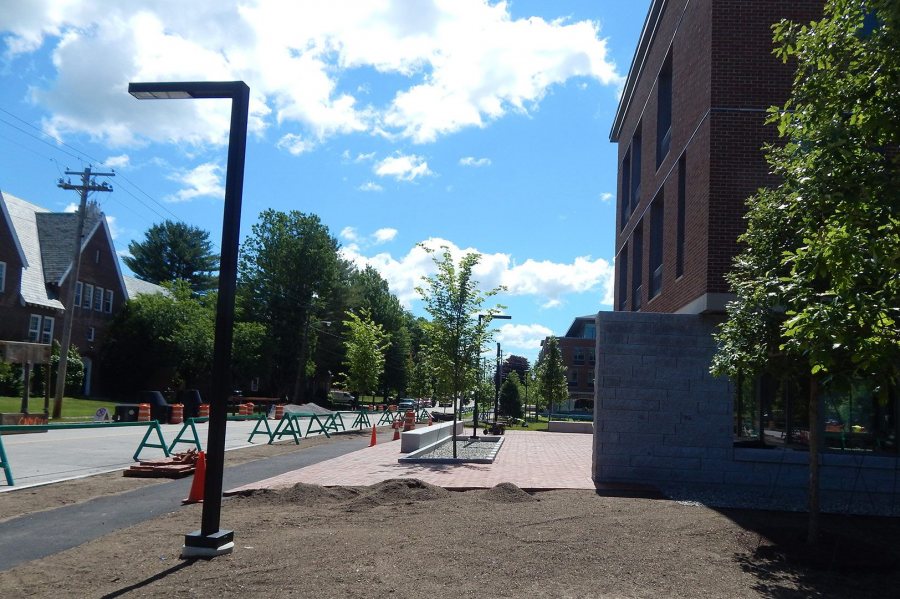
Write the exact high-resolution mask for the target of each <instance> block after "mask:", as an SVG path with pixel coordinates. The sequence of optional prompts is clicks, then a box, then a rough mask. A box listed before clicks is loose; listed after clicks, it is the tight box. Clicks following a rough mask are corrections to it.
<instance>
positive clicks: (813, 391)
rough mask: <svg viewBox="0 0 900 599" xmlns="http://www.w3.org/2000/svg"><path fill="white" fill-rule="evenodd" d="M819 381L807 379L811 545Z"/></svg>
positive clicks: (809, 539)
mask: <svg viewBox="0 0 900 599" xmlns="http://www.w3.org/2000/svg"><path fill="white" fill-rule="evenodd" d="M819 446H820V434H819V381H818V379H817V378H816V377H815V376H811V377H810V379H809V525H808V528H807V532H806V543H807V544H808V545H813V544H815V543H816V541H817V540H818V538H819V454H820V453H821V451H820V448H819Z"/></svg>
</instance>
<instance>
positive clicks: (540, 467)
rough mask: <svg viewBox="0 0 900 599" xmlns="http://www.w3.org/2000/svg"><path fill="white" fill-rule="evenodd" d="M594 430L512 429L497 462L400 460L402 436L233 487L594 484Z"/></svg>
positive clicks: (566, 486)
mask: <svg viewBox="0 0 900 599" xmlns="http://www.w3.org/2000/svg"><path fill="white" fill-rule="evenodd" d="M592 439H593V435H587V434H576V433H547V432H538V431H508V432H507V433H506V440H505V441H504V442H503V447H502V448H501V449H500V453H498V454H497V459H496V460H494V463H493V464H400V463H398V462H397V459H398V458H400V457H401V456H403V455H405V454H401V453H400V443H399V442H397V441H381V442H379V443H378V444H377V445H375V446H374V447H367V448H365V449H361V450H359V451H355V452H352V453H349V454H346V455H344V456H341V457H338V458H334V459H331V460H327V461H324V462H319V463H318V464H314V465H311V466H307V467H305V468H300V469H299V470H294V471H292V472H287V473H285V474H281V475H279V476H275V477H272V478H267V479H265V480H261V481H259V482H257V483H253V484H249V485H245V486H243V487H239V488H236V489H231V490H229V491H227V492H226V495H227V494H232V493H236V492H238V491H243V490H249V489H272V488H283V487H290V486H292V485H294V484H296V483H298V482H303V483H309V484H317V485H323V486H351V487H361V486H368V485H372V484H375V483H378V482H381V481H383V480H387V479H389V478H417V479H419V480H422V481H425V482H428V483H431V484H434V485H438V486H441V487H444V488H447V489H479V488H490V487H493V486H495V485H497V484H499V483H503V482H509V483H513V484H515V485H516V486H518V487H519V488H521V489H525V490H529V491H541V490H550V489H594V488H595V485H594V483H593V481H592V480H591V451H592Z"/></svg>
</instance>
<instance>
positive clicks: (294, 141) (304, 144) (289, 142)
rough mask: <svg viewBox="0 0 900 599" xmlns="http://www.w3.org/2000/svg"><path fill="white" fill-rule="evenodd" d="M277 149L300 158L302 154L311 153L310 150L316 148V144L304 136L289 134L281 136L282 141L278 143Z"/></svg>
mask: <svg viewBox="0 0 900 599" xmlns="http://www.w3.org/2000/svg"><path fill="white" fill-rule="evenodd" d="M275 147H276V148H278V149H279V150H287V151H288V152H290V153H291V154H293V155H294V156H299V155H300V154H303V153H304V152H309V151H310V150H312V149H313V148H315V147H316V144H315V142H313V141H310V140H308V139H305V138H304V137H303V136H302V135H297V134H295V133H288V134H286V135H283V136H281V139H279V140H278V143H276V144H275Z"/></svg>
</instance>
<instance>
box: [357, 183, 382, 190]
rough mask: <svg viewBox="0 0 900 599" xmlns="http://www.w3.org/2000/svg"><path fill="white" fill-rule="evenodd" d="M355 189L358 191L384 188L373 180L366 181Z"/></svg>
mask: <svg viewBox="0 0 900 599" xmlns="http://www.w3.org/2000/svg"><path fill="white" fill-rule="evenodd" d="M356 189H358V190H359V191H384V188H383V187H382V186H381V185H379V184H378V183H375V182H374V181H366V182H365V183H363V184H362V185H360V186H359V187H357V188H356Z"/></svg>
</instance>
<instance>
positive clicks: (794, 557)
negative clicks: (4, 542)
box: [0, 447, 900, 599]
mask: <svg viewBox="0 0 900 599" xmlns="http://www.w3.org/2000/svg"><path fill="white" fill-rule="evenodd" d="M268 449H269V450H271V448H268ZM295 450H296V447H295ZM301 450H302V448H301ZM243 451H253V450H242V452H243ZM242 452H229V453H231V454H235V453H237V454H240V453H242ZM231 457H232V456H229V458H231ZM93 478H100V477H93ZM123 480H126V481H128V480H129V479H123ZM95 482H96V481H92V480H90V479H86V480H85V481H72V482H71V483H66V484H67V485H68V488H69V489H70V491H71V492H72V493H73V494H75V495H73V497H75V500H85V499H87V498H88V497H87V495H88V494H90V493H96V492H97V489H98V488H100V487H102V484H95ZM129 484H133V483H129ZM53 487H54V485H51V486H48V487H39V488H35V489H34V490H33V493H34V497H35V501H38V500H39V498H40V495H41V494H42V493H47V494H50V495H51V496H52V495H55V494H57V490H56V489H54V488H53ZM78 489H82V490H87V489H89V491H86V492H85V494H84V496H82V495H77V493H78ZM0 499H3V498H2V497H0ZM53 501H59V498H57V499H54V500H52V501H44V503H43V505H49V504H52V503H53ZM0 509H2V506H0ZM200 510H201V506H199V505H193V506H187V507H184V508H180V509H178V510H176V511H174V512H173V513H170V514H168V515H166V516H164V517H161V518H157V519H155V520H152V521H148V522H145V523H143V524H140V525H137V526H134V527H131V528H128V529H125V530H122V531H118V532H116V533H113V534H110V535H108V536H105V537H102V538H99V539H97V540H94V541H91V542H89V543H86V544H84V545H82V546H80V547H76V548H73V549H70V550H68V551H64V552H62V553H59V554H56V555H53V556H50V557H48V558H45V559H42V560H36V561H33V562H29V563H27V564H23V565H21V566H18V567H16V568H14V569H12V570H8V571H5V572H2V573H0V597H61V596H62V597H123V596H124V597H210V596H216V595H218V596H223V597H236V596H241V597H360V598H372V597H387V596H390V597H427V598H429V599H434V598H438V597H451V596H452V597H579V598H581V597H704V598H706V597H773V598H778V599H789V598H793V597H797V598H800V597H841V598H846V597H884V596H892V595H894V594H895V593H896V591H897V589H898V588H900V568H898V565H900V548H898V545H897V539H898V538H900V519H887V518H849V517H834V516H824V517H823V522H822V526H823V542H822V543H821V544H820V545H819V546H818V548H817V549H816V550H813V551H810V550H808V549H807V548H806V546H805V544H804V543H803V541H802V539H803V534H804V532H805V525H806V518H805V515H803V514H792V513H781V512H760V511H741V510H730V511H723V510H720V511H716V510H713V509H708V508H705V507H702V506H699V505H696V504H691V503H687V502H683V503H679V502H675V501H668V500H653V499H634V498H621V497H603V496H600V495H597V494H595V493H593V492H590V491H550V492H544V493H537V494H529V493H526V492H525V491H522V490H521V489H519V488H518V487H516V486H515V485H511V484H508V483H506V484H502V485H498V486H497V487H495V488H493V489H488V490H481V491H468V492H464V493H460V492H450V491H447V490H445V489H442V488H440V487H435V486H433V485H430V484H428V483H424V482H421V481H417V480H396V479H395V480H388V481H384V482H382V483H379V484H377V485H373V486H371V487H366V488H347V487H336V488H324V487H320V486H316V485H305V484H299V485H296V486H294V487H291V488H288V489H282V490H277V491H273V490H267V491H257V492H252V493H248V494H245V495H241V496H235V497H231V498H227V499H226V500H225V502H224V503H223V516H222V521H223V527H228V528H234V529H235V531H236V532H235V544H236V548H235V551H234V553H233V554H231V555H227V556H223V557H219V558H216V559H213V560H182V559H180V558H179V553H180V548H181V543H182V540H183V535H184V533H185V532H186V531H188V530H192V529H193V528H196V526H197V523H198V522H199V519H200ZM3 513H4V514H5V511H4V512H3Z"/></svg>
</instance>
